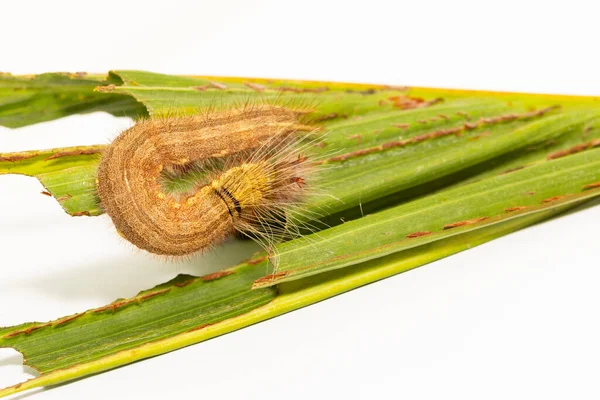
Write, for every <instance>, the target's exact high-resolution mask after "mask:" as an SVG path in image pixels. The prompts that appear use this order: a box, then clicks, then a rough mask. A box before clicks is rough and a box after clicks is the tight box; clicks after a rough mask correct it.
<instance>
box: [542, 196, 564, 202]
mask: <svg viewBox="0 0 600 400" xmlns="http://www.w3.org/2000/svg"><path fill="white" fill-rule="evenodd" d="M565 197H567V196H554V197H548V198H547V199H544V200H542V203H551V202H553V201H557V200H560V199H562V198H565Z"/></svg>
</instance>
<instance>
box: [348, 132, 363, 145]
mask: <svg viewBox="0 0 600 400" xmlns="http://www.w3.org/2000/svg"><path fill="white" fill-rule="evenodd" d="M348 139H356V140H358V142H359V143H362V135H361V134H360V133H357V134H354V135H350V136H348Z"/></svg>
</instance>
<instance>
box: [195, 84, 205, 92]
mask: <svg viewBox="0 0 600 400" xmlns="http://www.w3.org/2000/svg"><path fill="white" fill-rule="evenodd" d="M192 89H194V90H197V91H199V92H204V91H206V89H208V85H204V86H193V87H192Z"/></svg>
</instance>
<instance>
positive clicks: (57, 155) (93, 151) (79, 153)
mask: <svg viewBox="0 0 600 400" xmlns="http://www.w3.org/2000/svg"><path fill="white" fill-rule="evenodd" d="M98 153H100V150H99V149H89V150H73V151H61V152H58V153H54V154H52V155H51V156H50V157H46V158H44V161H48V160H54V159H56V158H60V157H68V156H87V155H92V154H98Z"/></svg>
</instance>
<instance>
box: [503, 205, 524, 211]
mask: <svg viewBox="0 0 600 400" xmlns="http://www.w3.org/2000/svg"><path fill="white" fill-rule="evenodd" d="M527 208H529V207H527V206H517V207H508V208H505V209H504V212H515V211H521V210H525V209H527Z"/></svg>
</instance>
